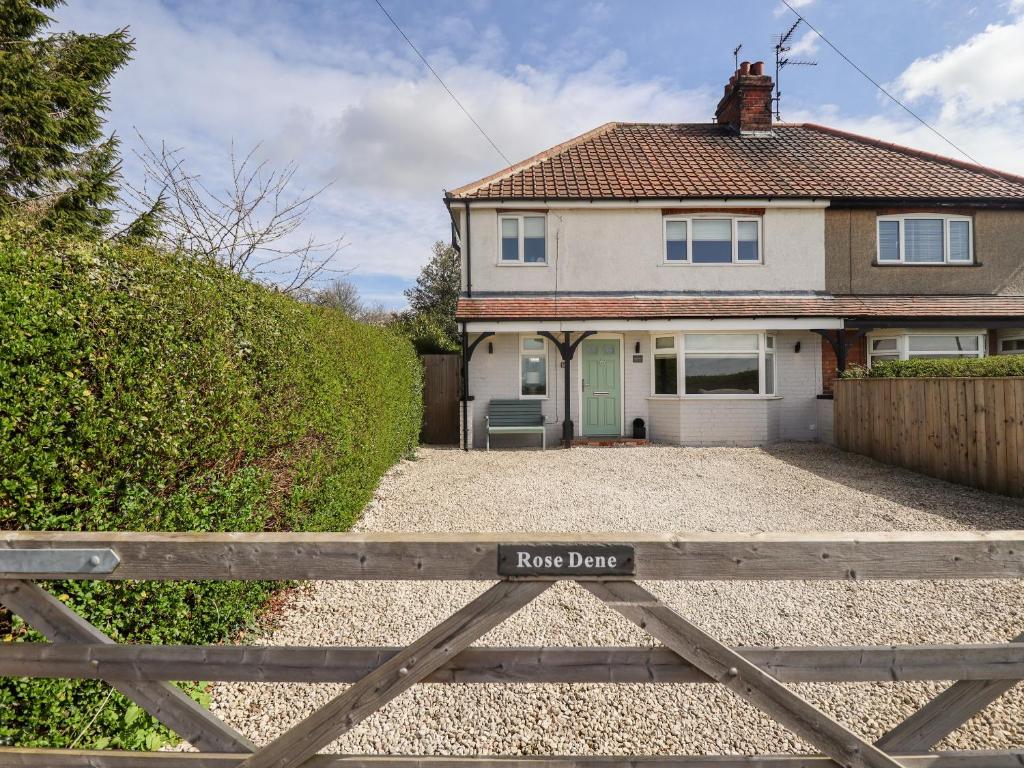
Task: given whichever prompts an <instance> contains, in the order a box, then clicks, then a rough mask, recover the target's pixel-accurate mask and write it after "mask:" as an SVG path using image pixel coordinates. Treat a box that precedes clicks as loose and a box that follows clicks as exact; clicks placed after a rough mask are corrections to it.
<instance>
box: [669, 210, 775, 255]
mask: <svg viewBox="0 0 1024 768" xmlns="http://www.w3.org/2000/svg"><path fill="white" fill-rule="evenodd" d="M760 262H761V220H760V219H751V218H707V217H679V216H673V217H669V218H666V219H665V263H667V264H758V263H760Z"/></svg>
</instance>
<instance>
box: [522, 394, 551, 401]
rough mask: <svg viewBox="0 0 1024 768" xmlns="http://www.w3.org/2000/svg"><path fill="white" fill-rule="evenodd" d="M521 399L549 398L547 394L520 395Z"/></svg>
mask: <svg viewBox="0 0 1024 768" xmlns="http://www.w3.org/2000/svg"><path fill="white" fill-rule="evenodd" d="M519 399H520V400H547V399H548V396H547V395H520V396H519Z"/></svg>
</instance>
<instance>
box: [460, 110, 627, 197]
mask: <svg viewBox="0 0 1024 768" xmlns="http://www.w3.org/2000/svg"><path fill="white" fill-rule="evenodd" d="M620 125H622V123H620V122H618V121H616V120H612V121H610V122H607V123H604V124H603V125H599V126H597V128H591V129H590V130H589V131H587V132H586V133H581V134H580V135H579V136H574V137H573V138H571V139H568V140H566V141H563V142H562V143H561V144H556V145H555V146H553V147H549V148H548V149H545V150H544V151H543V152H538V153H537V154H535V155H533V156H531V157H528V158H526V159H525V160H520V161H519V162H518V163H513V164H512V165H510V166H508V167H507V168H503V169H501V170H500V171H497V172H496V173H492V174H491V175H490V176H484V177H483V178H482V179H478V180H476V181H472V182H470V183H469V184H463V185H462V186H461V187H458V188H457V189H453V190H451V191H450V192H447V193H445V197H446V198H449V199H451V198H455V197H460V196H462V195H465V194H467V193H469V192H473V191H475V190H477V189H479V188H480V187H483V186H486V185H487V184H493V183H494V182H495V181H498V180H499V179H503V178H506V177H508V176H511V175H513V174H515V173H518V172H519V171H522V170H525V169H527V168H529V167H530V166H532V165H537V164H538V163H541V162H543V161H545V160H547V159H548V158H551V157H554V156H555V155H558V154H561V153H562V152H564V151H565V150H567V149H569V148H570V147H574V146H577V145H579V144H582V143H584V142H585V141H588V140H590V139H593V138H596V137H598V136H603V135H604V134H606V133H609V132H611V131H612V130H614V129H615V128H617V127H618V126H620Z"/></svg>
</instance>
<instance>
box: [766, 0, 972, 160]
mask: <svg viewBox="0 0 1024 768" xmlns="http://www.w3.org/2000/svg"><path fill="white" fill-rule="evenodd" d="M782 4H783V5H785V6H786V7H787V8H789V10H791V11H792V12H793V13H794V14H796V17H797V18H798V19H800V21H802V22H803V23H804V24H806V25H807V26H808V27H810V29H811V31H812V32H814V34H816V35H817V36H818V37H820V38H821V39H822V41H823V42H824V43H825V44H826V45H828V47H829V48H831V49H832V50H833V51H835V52H836V53H838V54H839V55H840V56H841V57H842V59H843V61H845V62H846V63H847V64H849V65H850V66H851V67H853V68H854V69H855V70H857V72H859V73H860V74H861V75H862V76H863V77H864V78H865V79H866V80H867V81H868V82H869V83H871V84H872V85H873V86H875V88H877V89H878V90H880V91H881V92H882V93H884V94H885V95H886V96H888V97H889V98H890V99H892V100H893V101H894V102H895V103H896V104H898V105H899V106H900V107H902V108H903V109H904V110H906V112H907V114H909V115H910V116H911V117H913V118H914V119H915V120H917V121H918V122H919V123H921V125H923V126H924V127H925V128H927V129H928V130H929V131H931V132H932V133H934V134H935V135H936V136H938V137H939V138H940V139H942V140H943V141H944V142H946V143H947V144H949V146H951V147H952V148H953V149H955V150H956V151H957V152H959V153H960V154H961V155H963V156H964V157H966V158H967V159H968V160H970V161H971V162H972V163H974V164H975V165H981V163H979V162H978V161H977V160H975V159H974V158H973V157H971V156H970V155H969V154H967V153H966V152H965V151H964V150H962V149H960V147H958V146H957V145H956V144H954V143H953V142H952V140H950V139H948V138H947V137H946V136H944V135H943V134H942V133H941V132H940V131H939V129H938V128H936V127H935V126H933V125H932V124H931V123H929V122H928V121H926V120H925V119H924V118H923V117H921V116H920V115H919V114H917V113H916V112H915V111H914V110H912V109H911V108H910V107H908V106H907V105H906V104H904V103H903V102H902V101H900V100H899V99H897V98H896V97H895V96H893V95H892V94H891V93H889V91H887V90H886V89H885V88H883V87H882V84H881V83H879V82H878V81H877V80H875V79H874V78H873V77H871V75H869V74H868V73H867V72H865V71H864V70H863V69H861V68H860V67H858V66H857V64H855V63H854V61H853V60H852V59H851V58H850V57H849V56H847V55H846V54H845V53H843V52H842V51H841V50H839V48H838V46H836V44H835V43H833V42H832V41H831V40H829V39H828V38H827V37H825V36H824V35H823V34H821V32H820V31H819V30H818V28H817V27H815V26H814V25H813V24H811V22H809V21H808V20H807V17H806V16H804V15H803V14H801V13H800V12H799V11H797V9H796V8H794V7H793V6H792V5H790V4H789V0H782Z"/></svg>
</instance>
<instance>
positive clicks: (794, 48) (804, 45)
mask: <svg viewBox="0 0 1024 768" xmlns="http://www.w3.org/2000/svg"><path fill="white" fill-rule="evenodd" d="M1022 1H1024V0H1022ZM818 40H819V38H818V33H817V32H815V31H814V30H812V29H809V30H807V31H806V32H804V34H803V36H802V37H801V38H800V39H799V40H797V41H796V42H795V43H793V45H791V46H790V48H789V54H788V55H789V57H790V58H791V59H795V58H797V57H800V56H813V55H814V54H816V53H817V52H818Z"/></svg>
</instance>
